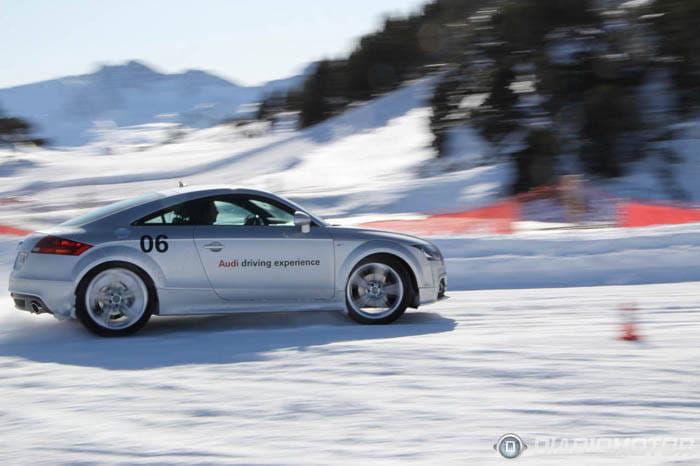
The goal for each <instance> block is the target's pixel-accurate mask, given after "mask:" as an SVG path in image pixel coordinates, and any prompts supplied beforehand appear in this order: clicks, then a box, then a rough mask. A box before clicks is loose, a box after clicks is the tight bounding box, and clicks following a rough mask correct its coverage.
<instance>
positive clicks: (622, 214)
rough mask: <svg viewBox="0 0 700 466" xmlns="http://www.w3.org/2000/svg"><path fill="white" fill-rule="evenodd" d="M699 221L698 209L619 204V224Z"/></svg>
mask: <svg viewBox="0 0 700 466" xmlns="http://www.w3.org/2000/svg"><path fill="white" fill-rule="evenodd" d="M695 222H700V209H688V208H683V207H671V206H662V205H652V204H641V203H632V202H629V203H623V204H620V211H619V226H621V227H646V226H650V225H679V224H683V223H695Z"/></svg>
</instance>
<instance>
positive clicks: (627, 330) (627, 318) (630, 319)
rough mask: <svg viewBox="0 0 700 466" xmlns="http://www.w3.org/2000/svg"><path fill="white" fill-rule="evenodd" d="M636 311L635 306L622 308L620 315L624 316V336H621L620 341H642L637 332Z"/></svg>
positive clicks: (627, 305) (628, 305)
mask: <svg viewBox="0 0 700 466" xmlns="http://www.w3.org/2000/svg"><path fill="white" fill-rule="evenodd" d="M636 310H637V308H636V307H635V305H634V304H626V305H623V306H621V307H620V314H621V315H622V335H620V338H619V339H620V340H623V341H638V340H641V339H642V337H641V335H639V333H638V331H637V321H636V316H635V311H636Z"/></svg>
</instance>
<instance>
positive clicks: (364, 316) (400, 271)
mask: <svg viewBox="0 0 700 466" xmlns="http://www.w3.org/2000/svg"><path fill="white" fill-rule="evenodd" d="M371 264H380V265H382V266H384V267H387V268H389V269H390V270H392V271H393V272H395V274H396V278H397V279H398V280H397V281H400V283H401V289H402V292H401V296H400V297H397V298H396V301H395V302H394V303H392V306H391V308H390V309H388V310H387V311H386V312H385V313H380V314H378V315H376V316H373V315H369V314H368V313H366V312H362V311H361V310H359V309H356V307H357V304H355V305H353V302H354V301H355V300H354V299H352V298H353V296H356V293H357V287H356V286H355V285H353V284H352V281H353V278H354V277H355V274H356V272H358V271H359V270H362V269H363V268H364V267H365V266H367V267H370V266H371ZM409 273H410V272H409V271H407V270H406V266H405V265H404V264H403V263H402V262H401V261H399V260H398V259H395V258H393V257H392V256H388V255H376V256H370V257H367V258H365V259H363V260H362V261H360V262H359V263H358V264H357V265H356V266H355V267H353V269H352V272H350V275H349V276H348V280H347V282H346V284H345V307H346V309H347V313H348V315H349V316H350V318H352V319H353V320H354V321H356V322H358V323H361V324H365V325H385V324H390V323H392V322H394V321H395V320H396V319H398V318H399V317H401V316H402V315H403V314H404V312H406V308H407V307H408V305H409V304H410V301H411V296H412V294H413V293H412V288H411V280H410V278H409V275H408V274H409Z"/></svg>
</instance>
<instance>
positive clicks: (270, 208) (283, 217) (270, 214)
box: [250, 199, 294, 227]
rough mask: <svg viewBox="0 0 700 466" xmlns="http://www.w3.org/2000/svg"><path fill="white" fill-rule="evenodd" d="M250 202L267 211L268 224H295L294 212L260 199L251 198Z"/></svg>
mask: <svg viewBox="0 0 700 466" xmlns="http://www.w3.org/2000/svg"><path fill="white" fill-rule="evenodd" d="M250 203H251V204H253V205H254V206H256V207H257V208H259V209H261V210H262V211H264V212H265V219H266V224H267V225H269V226H271V227H275V226H283V227H284V226H287V227H288V226H294V212H289V211H288V210H284V209H282V207H280V206H276V205H274V204H270V203H269V202H265V201H261V200H258V199H251V200H250Z"/></svg>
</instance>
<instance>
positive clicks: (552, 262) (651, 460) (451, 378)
mask: <svg viewBox="0 0 700 466" xmlns="http://www.w3.org/2000/svg"><path fill="white" fill-rule="evenodd" d="M698 233H700V227H697V226H690V225H688V226H677V227H655V228H644V229H635V230H630V231H624V230H600V231H570V232H537V233H521V234H518V235H514V236H480V237H479V236H474V237H469V238H437V239H435V240H436V242H437V243H438V244H439V245H440V246H441V248H442V249H443V251H444V253H445V255H446V257H447V263H448V272H449V274H450V283H451V289H452V291H450V292H449V294H450V295H451V299H449V300H448V301H445V302H441V303H438V304H435V305H432V306H429V307H425V308H422V309H421V310H420V311H413V312H409V313H407V314H406V316H404V318H402V319H401V320H400V321H399V322H397V323H396V324H394V325H391V326H384V327H367V326H360V325H357V324H354V323H353V322H351V321H349V320H348V319H347V318H345V317H344V316H342V315H341V314H337V313H333V312H307V313H290V312H280V313H276V314H248V315H238V316H225V317H222V316H216V317H192V318H165V317H164V318H158V317H154V318H153V319H152V321H151V323H150V324H149V325H148V326H147V327H146V329H145V330H144V331H142V332H141V333H139V334H138V335H137V336H135V337H133V338H127V339H117V340H105V339H99V338H96V337H93V336H92V335H90V334H88V333H87V332H86V331H85V330H84V329H83V328H82V327H81V326H80V325H79V324H77V323H75V322H59V321H56V320H55V319H54V318H52V317H50V316H46V315H42V316H33V315H29V314H27V313H24V312H20V311H15V310H13V309H12V306H11V301H10V299H9V297H8V296H7V294H6V292H5V293H2V294H0V302H3V303H4V304H3V306H2V307H0V374H1V377H0V420H2V422H0V462H2V463H6V464H11V463H46V464H57V463H61V464H65V463H71V464H75V463H81V464H86V463H122V464H127V463H133V462H137V461H138V462H140V463H146V464H173V463H177V464H227V463H229V464H230V463H245V464H250V463H255V464H358V463H364V464H366V463H368V462H370V463H382V464H385V463H386V464H392V463H409V464H455V465H457V464H479V465H482V464H495V463H498V462H502V461H505V460H503V459H501V458H500V457H499V456H498V455H497V454H496V452H494V451H493V449H492V445H493V443H494V442H495V441H496V440H497V439H498V437H499V436H500V435H502V434H505V433H507V432H515V433H517V434H520V435H521V436H522V437H523V438H524V440H525V442H526V443H528V444H529V445H530V448H529V449H528V450H527V451H526V453H525V454H524V456H523V458H521V459H519V460H518V461H519V462H521V463H522V464H533V465H534V464H536V465H548V464H552V465H561V464H630V463H631V462H634V464H669V465H670V464H674V465H677V464H696V463H697V462H698V461H700V453H698V452H700V449H698V447H700V427H698V424H697V412H698V407H700V389H699V388H698V384H697V379H698V376H699V374H698V369H697V360H698V358H699V357H700V349H698V345H697V341H698V338H700V319H699V318H700V304H699V301H698V289H699V288H700V263H699V262H700V259H698V257H700V255H698V247H700V244H699V243H700V239H698V238H700V235H699V234H698ZM16 242H17V240H16V239H14V238H5V239H1V240H0V282H6V279H7V274H8V273H9V269H10V267H11V264H12V261H13V252H14V246H15V244H16ZM689 280H693V281H689ZM664 282H678V283H664ZM629 283H647V284H646V285H628V286H591V285H605V284H618V285H619V284H629ZM573 285H577V286H578V287H576V288H566V287H565V286H573ZM498 288H520V289H498ZM527 288H530V289H527ZM455 290H456V291H455ZM469 290H471V291H469ZM629 305H632V306H635V307H636V308H637V309H638V311H637V314H638V321H639V326H640V332H641V334H642V336H643V340H642V341H641V342H635V343H630V342H622V341H618V340H616V337H617V336H619V334H620V327H621V322H622V317H621V315H620V312H619V309H620V307H623V306H629ZM577 442H578V443H577ZM582 442H587V443H582ZM674 442H675V443H674ZM673 445H676V447H675V448H673V447H672V446H673Z"/></svg>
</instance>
